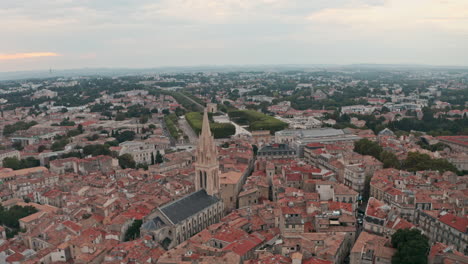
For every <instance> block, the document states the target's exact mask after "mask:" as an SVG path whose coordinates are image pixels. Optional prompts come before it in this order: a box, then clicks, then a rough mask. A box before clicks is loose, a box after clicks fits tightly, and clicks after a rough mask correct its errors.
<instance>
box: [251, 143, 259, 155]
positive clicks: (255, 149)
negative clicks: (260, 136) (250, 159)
mask: <svg viewBox="0 0 468 264" xmlns="http://www.w3.org/2000/svg"><path fill="white" fill-rule="evenodd" d="M252 151H253V153H254V156H256V155H257V152H258V147H257V145H252Z"/></svg>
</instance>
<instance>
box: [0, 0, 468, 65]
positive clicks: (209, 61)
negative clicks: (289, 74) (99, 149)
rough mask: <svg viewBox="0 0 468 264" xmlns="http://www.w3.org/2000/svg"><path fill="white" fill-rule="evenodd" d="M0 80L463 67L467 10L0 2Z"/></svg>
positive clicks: (467, 2) (403, 2)
mask: <svg viewBox="0 0 468 264" xmlns="http://www.w3.org/2000/svg"><path fill="white" fill-rule="evenodd" d="M0 36H1V37H0V71H21V70H38V69H41V70H43V69H48V68H50V67H51V68H54V69H70V68H83V67H131V68H140V67H159V66H192V65H228V64H229V65H233V64H236V65H237V64H240V65H248V64H351V63H384V64H387V63H388V64H431V65H468V0H127V1H125V0H1V1H0Z"/></svg>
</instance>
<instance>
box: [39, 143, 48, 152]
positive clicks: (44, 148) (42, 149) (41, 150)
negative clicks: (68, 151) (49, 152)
mask: <svg viewBox="0 0 468 264" xmlns="http://www.w3.org/2000/svg"><path fill="white" fill-rule="evenodd" d="M46 149H47V147H46V146H44V145H40V146H39V147H37V152H39V153H41V152H43V151H44V150H46Z"/></svg>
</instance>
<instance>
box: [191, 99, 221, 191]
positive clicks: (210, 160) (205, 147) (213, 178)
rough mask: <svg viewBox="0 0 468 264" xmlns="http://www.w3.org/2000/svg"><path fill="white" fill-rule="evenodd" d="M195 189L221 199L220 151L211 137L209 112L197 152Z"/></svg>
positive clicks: (206, 115)
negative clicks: (202, 190)
mask: <svg viewBox="0 0 468 264" xmlns="http://www.w3.org/2000/svg"><path fill="white" fill-rule="evenodd" d="M196 159H197V160H196V163H195V189H196V191H198V190H201V189H205V190H206V193H207V194H208V195H212V196H217V197H219V162H218V150H217V148H216V144H215V142H214V138H213V136H212V135H211V130H210V122H209V120H208V111H207V109H206V108H205V111H204V113H203V125H202V131H201V134H200V137H199V138H198V146H197V152H196Z"/></svg>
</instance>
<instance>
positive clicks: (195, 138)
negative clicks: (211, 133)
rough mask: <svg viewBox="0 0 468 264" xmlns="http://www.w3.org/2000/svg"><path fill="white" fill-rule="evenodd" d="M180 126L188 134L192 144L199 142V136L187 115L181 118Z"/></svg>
mask: <svg viewBox="0 0 468 264" xmlns="http://www.w3.org/2000/svg"><path fill="white" fill-rule="evenodd" d="M179 128H180V129H181V130H182V131H183V132H184V134H185V135H187V136H188V138H189V142H190V144H197V142H198V136H197V135H196V134H195V131H193V129H192V127H191V126H190V125H189V123H188V122H187V120H186V119H185V116H181V117H180V118H179Z"/></svg>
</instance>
